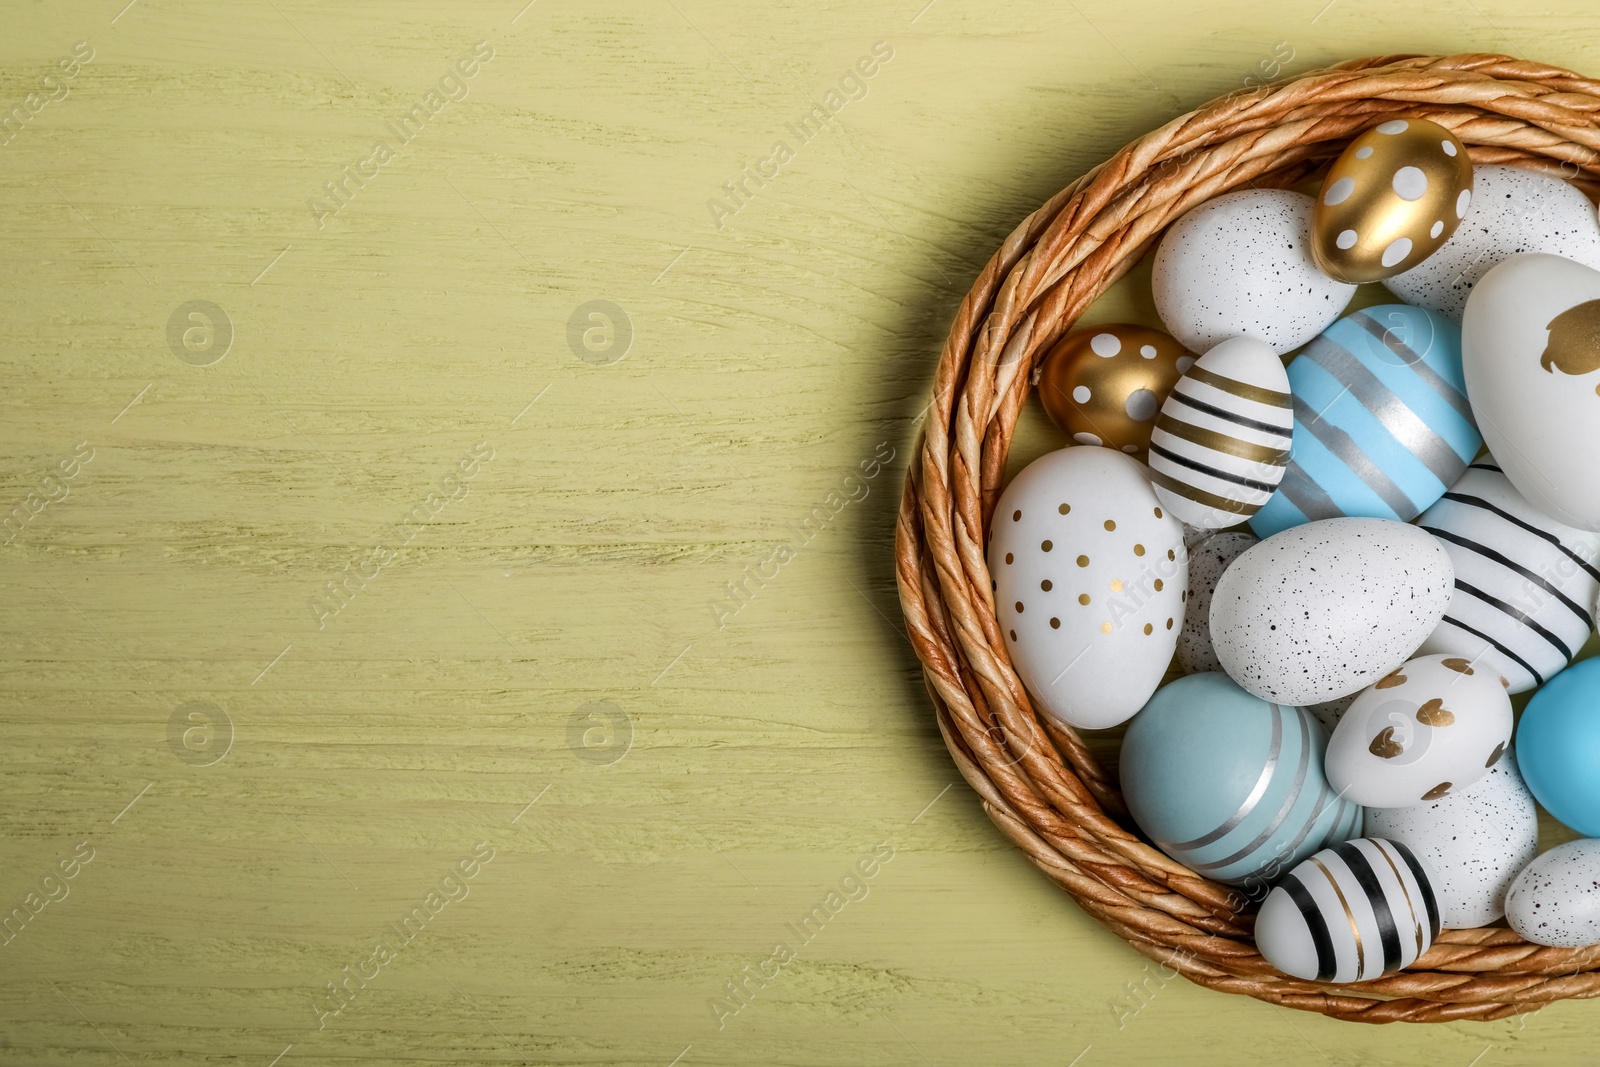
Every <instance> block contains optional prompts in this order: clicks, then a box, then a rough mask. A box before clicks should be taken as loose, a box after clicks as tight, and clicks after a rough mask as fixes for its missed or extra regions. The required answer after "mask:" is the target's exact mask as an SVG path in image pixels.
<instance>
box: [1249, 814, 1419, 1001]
mask: <svg viewBox="0 0 1600 1067" xmlns="http://www.w3.org/2000/svg"><path fill="white" fill-rule="evenodd" d="M1432 878H1433V875H1432V873H1431V872H1430V871H1429V870H1428V868H1427V867H1426V865H1424V864H1423V863H1422V862H1421V861H1420V860H1418V859H1417V857H1416V855H1415V854H1414V853H1413V852H1412V851H1411V850H1410V849H1409V848H1407V847H1406V846H1405V845H1402V844H1400V843H1399V842H1397V841H1385V840H1381V839H1378V838H1364V837H1362V838H1355V839H1354V840H1351V841H1346V842H1344V843H1343V844H1339V845H1335V846H1333V847H1332V848H1325V849H1323V850H1322V851H1321V852H1318V853H1315V854H1314V855H1312V856H1310V857H1309V858H1308V859H1306V860H1305V861H1304V862H1302V863H1300V864H1299V865H1298V866H1296V867H1295V868H1294V870H1292V871H1290V872H1289V876H1288V877H1287V878H1285V879H1284V880H1283V881H1281V882H1279V883H1278V884H1277V886H1275V887H1274V888H1273V890H1272V892H1271V893H1268V894H1267V899H1266V900H1264V901H1262V902H1261V911H1260V912H1259V913H1258V914H1257V916H1256V948H1258V949H1260V950H1261V955H1262V956H1264V957H1266V960H1267V962H1268V963H1270V964H1272V965H1273V966H1274V967H1276V968H1277V969H1278V970H1280V971H1282V972H1283V973H1284V974H1287V975H1290V976H1292V977H1295V978H1304V979H1306V980H1308V981H1317V982H1362V981H1366V980H1367V979H1369V978H1377V977H1378V976H1379V975H1383V974H1388V973H1389V972H1391V971H1398V970H1400V969H1401V968H1402V967H1409V966H1410V965H1411V964H1412V963H1415V962H1416V960H1417V957H1418V956H1421V955H1422V954H1423V953H1424V952H1426V951H1428V947H1429V946H1430V945H1432V944H1433V940H1434V938H1436V937H1438V936H1439V904H1438V901H1437V899H1436V898H1435V897H1434V892H1433V885H1432Z"/></svg>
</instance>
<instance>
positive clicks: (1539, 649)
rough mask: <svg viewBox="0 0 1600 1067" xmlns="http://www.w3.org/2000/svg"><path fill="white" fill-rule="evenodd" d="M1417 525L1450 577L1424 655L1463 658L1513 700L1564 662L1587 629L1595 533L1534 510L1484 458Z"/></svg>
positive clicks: (1596, 572) (1599, 582)
mask: <svg viewBox="0 0 1600 1067" xmlns="http://www.w3.org/2000/svg"><path fill="white" fill-rule="evenodd" d="M1418 525H1419V526H1421V527H1422V528H1423V529H1424V530H1427V531H1428V532H1429V533H1431V534H1433V535H1434V537H1436V538H1438V540H1439V543H1440V544H1441V545H1443V546H1444V550H1445V552H1447V553H1449V555H1450V562H1451V563H1452V564H1454V565H1455V573H1456V577H1455V591H1454V593H1453V594H1452V595H1451V598H1450V607H1449V609H1448V610H1447V611H1446V612H1445V614H1444V619H1443V620H1442V621H1441V622H1440V623H1439V626H1438V628H1437V629H1435V630H1434V631H1433V633H1432V635H1430V636H1429V637H1428V640H1427V641H1426V642H1424V644H1423V646H1422V652H1423V653H1449V654H1451V655H1456V656H1464V657H1466V658H1467V659H1469V660H1471V661H1472V662H1473V663H1475V664H1477V665H1478V666H1480V667H1481V668H1483V669H1484V670H1487V671H1492V672H1494V673H1495V674H1498V675H1500V676H1501V677H1503V678H1505V679H1506V680H1507V682H1508V683H1509V686H1510V691H1511V692H1513V693H1525V692H1527V691H1528V690H1530V689H1533V688H1535V687H1537V686H1541V685H1543V684H1544V683H1545V681H1546V680H1547V679H1549V678H1551V677H1552V676H1554V675H1555V674H1557V673H1558V672H1560V671H1561V670H1563V669H1564V668H1565V667H1566V666H1567V664H1569V663H1571V662H1572V660H1573V658H1574V657H1575V656H1576V655H1577V654H1578V650H1579V649H1580V648H1582V647H1583V644H1584V642H1586V641H1588V640H1589V635H1590V633H1592V632H1593V630H1594V616H1593V614H1592V613H1593V611H1594V604H1595V597H1596V595H1597V594H1600V567H1597V566H1596V560H1597V559H1600V533H1595V532H1592V531H1589V530H1580V529H1578V528H1577V527H1574V526H1568V525H1566V524H1564V523H1560V522H1557V521H1556V520H1555V519H1552V518H1551V517H1550V516H1548V515H1546V514H1544V513H1543V512H1541V511H1539V510H1538V509H1537V508H1535V507H1534V506H1533V505H1532V504H1530V503H1528V501H1527V499H1526V498H1525V497H1523V495H1522V494H1521V493H1519V492H1517V490H1516V488H1515V487H1514V486H1513V485H1512V484H1511V480H1510V479H1509V478H1507V477H1506V476H1505V474H1504V473H1502V472H1501V470H1500V467H1499V465H1498V464H1496V463H1494V462H1493V461H1492V460H1484V461H1481V462H1478V463H1474V464H1473V465H1472V466H1471V467H1469V468H1468V469H1467V471H1466V473H1465V474H1463V475H1462V476H1461V477H1460V478H1459V479H1458V480H1457V481H1456V483H1455V484H1454V485H1452V486H1451V487H1450V491H1449V492H1447V493H1445V495H1444V496H1443V497H1442V498H1440V500H1439V501H1438V503H1436V504H1434V505H1433V506H1432V507H1430V508H1429V509H1428V510H1427V511H1426V512H1424V513H1423V515H1422V518H1421V519H1420V520H1418Z"/></svg>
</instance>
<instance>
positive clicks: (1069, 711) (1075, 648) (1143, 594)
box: [988, 445, 1189, 730]
mask: <svg viewBox="0 0 1600 1067" xmlns="http://www.w3.org/2000/svg"><path fill="white" fill-rule="evenodd" d="M988 561H989V574H990V577H991V580H992V583H993V589H994V597H995V616H996V618H997V619H998V621H999V623H1000V629H1001V631H1002V632H1003V633H1004V634H1005V636H1006V647H1007V648H1008V649H1009V650H1010V653H1011V662H1012V664H1013V665H1014V666H1015V667H1016V670H1017V675H1018V677H1020V678H1021V679H1022V682H1023V684H1024V685H1026V686H1027V688H1028V692H1030V693H1031V694H1032V695H1033V698H1034V700H1035V702H1036V704H1037V706H1038V708H1039V710H1040V711H1043V712H1044V713H1046V714H1048V715H1051V716H1053V717H1054V718H1056V719H1058V720H1060V721H1061V722H1064V723H1066V724H1068V725H1070V726H1076V727H1082V728H1086V729H1092V730H1094V729H1102V728H1104V727H1108V726H1115V725H1117V724H1118V723H1120V722H1124V721H1126V720H1127V719H1128V718H1129V717H1130V716H1132V715H1133V713H1134V712H1136V711H1138V710H1139V709H1140V707H1142V706H1143V705H1144V702H1145V701H1146V700H1148V699H1149V698H1150V694H1151V693H1153V692H1155V689H1156V686H1158V685H1160V684H1161V678H1162V675H1164V674H1165V673H1166V669H1167V665H1168V664H1169V663H1170V662H1171V660H1172V652H1173V648H1174V646H1175V645H1176V644H1177V641H1178V634H1179V632H1180V630H1181V629H1182V623H1183V609H1184V603H1183V599H1184V592H1185V589H1186V588H1187V584H1188V579H1189V574H1188V556H1187V554H1186V552H1185V549H1184V546H1183V526H1182V524H1181V523H1179V522H1178V520H1177V519H1175V518H1173V517H1172V516H1171V515H1170V514H1168V513H1167V512H1166V511H1165V510H1163V509H1162V507H1161V503H1160V501H1158V500H1157V499H1156V495H1155V491H1154V490H1152V489H1151V488H1150V482H1149V481H1148V480H1147V479H1146V478H1145V474H1144V467H1143V466H1141V465H1140V464H1139V463H1137V462H1136V461H1134V460H1132V459H1129V458H1128V457H1127V456H1125V455H1122V454H1121V453H1120V452H1116V451H1113V450H1112V449H1109V448H1101V447H1096V446H1093V445H1076V446H1074V447H1071V448H1064V449H1061V450H1060V451H1057V452H1050V453H1047V454H1046V455H1044V456H1041V457H1040V458H1038V459H1036V460H1034V461H1033V462H1032V463H1030V464H1028V466H1027V467H1026V468H1024V469H1023V471H1022V472H1021V473H1020V474H1018V475H1017V476H1016V478H1014V479H1012V482H1011V484H1010V485H1008V486H1007V487H1006V490H1005V492H1004V493H1002V494H1001V495H1000V500H999V503H998V504H997V505H996V507H995V511H994V518H993V519H992V520H991V525H990V530H989V551H988Z"/></svg>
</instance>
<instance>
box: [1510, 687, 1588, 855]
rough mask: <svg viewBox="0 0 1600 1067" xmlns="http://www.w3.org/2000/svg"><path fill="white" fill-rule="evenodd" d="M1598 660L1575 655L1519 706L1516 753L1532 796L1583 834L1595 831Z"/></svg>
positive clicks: (1558, 817)
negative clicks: (1519, 718)
mask: <svg viewBox="0 0 1600 1067" xmlns="http://www.w3.org/2000/svg"><path fill="white" fill-rule="evenodd" d="M1597 727H1600V660H1594V659H1586V660H1580V661H1579V662H1577V663H1574V664H1573V665H1572V666H1570V667H1568V668H1567V669H1566V670H1564V671H1562V672H1561V673H1560V674H1558V675H1556V676H1555V677H1554V678H1552V679H1550V680H1549V681H1548V682H1546V683H1545V684H1544V685H1543V687H1541V688H1540V690H1539V691H1538V692H1537V693H1535V694H1533V699H1532V700H1530V701H1528V706H1527V707H1525V708H1523V709H1522V721H1521V722H1520V723H1518V724H1517V755H1518V757H1519V758H1520V763H1521V767H1522V777H1523V780H1524V781H1526V782H1527V783H1528V789H1529V790H1530V791H1532V793H1533V796H1534V799H1536V800H1537V801H1538V802H1539V803H1540V804H1542V805H1544V809H1545V810H1546V811H1548V812H1549V813H1550V814H1551V815H1553V816H1555V817H1556V818H1557V819H1558V820H1560V821H1561V822H1563V823H1565V824H1566V825H1568V826H1570V827H1572V828H1573V829H1574V830H1576V831H1578V833H1580V834H1583V835H1584V836H1585V837H1600V729H1597Z"/></svg>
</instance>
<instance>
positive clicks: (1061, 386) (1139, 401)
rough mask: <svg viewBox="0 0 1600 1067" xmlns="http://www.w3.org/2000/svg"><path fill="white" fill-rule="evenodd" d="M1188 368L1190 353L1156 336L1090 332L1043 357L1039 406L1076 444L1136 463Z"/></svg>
mask: <svg viewBox="0 0 1600 1067" xmlns="http://www.w3.org/2000/svg"><path fill="white" fill-rule="evenodd" d="M1193 362H1194V355H1193V353H1191V352H1189V351H1188V350H1187V349H1185V348H1184V347H1183V346H1182V345H1180V344H1178V342H1176V341H1174V340H1173V339H1172V338H1171V337H1168V336H1167V335H1166V334H1164V333H1162V332H1161V331H1160V330H1152V329H1150V328H1149V327H1148V326H1135V325H1133V324H1131V323H1111V324H1108V325H1105V326H1091V327H1089V328H1088V329H1084V330H1077V331H1075V332H1073V333H1069V334H1067V336H1065V337H1063V338H1062V339H1061V340H1059V341H1057V342H1056V344H1055V346H1054V347H1053V348H1051V349H1050V351H1049V353H1048V354H1046V355H1045V357H1044V361H1043V363H1042V364H1041V366H1040V370H1039V401H1040V403H1042V404H1043V405H1044V410H1045V413H1046V414H1048V415H1049V416H1050V419H1051V421H1053V422H1054V423H1055V424H1056V425H1057V426H1059V427H1061V429H1062V431H1064V432H1065V433H1067V434H1068V435H1070V436H1071V437H1072V439H1073V440H1074V441H1076V442H1077V443H1078V444H1080V445H1105V446H1106V447H1107V448H1115V449H1118V450H1120V451H1123V452H1127V453H1129V454H1130V455H1140V454H1142V453H1143V452H1144V450H1145V449H1146V448H1148V447H1150V429H1151V427H1153V426H1154V425H1155V421H1156V414H1157V412H1159V411H1160V410H1161V402H1162V401H1163V400H1165V399H1166V397H1167V394H1168V393H1170V392H1172V387H1173V385H1175V384H1176V383H1177V381H1178V376H1179V375H1180V374H1182V373H1183V372H1184V371H1185V370H1187V369H1188V368H1189V366H1190V364H1192V363H1193Z"/></svg>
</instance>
